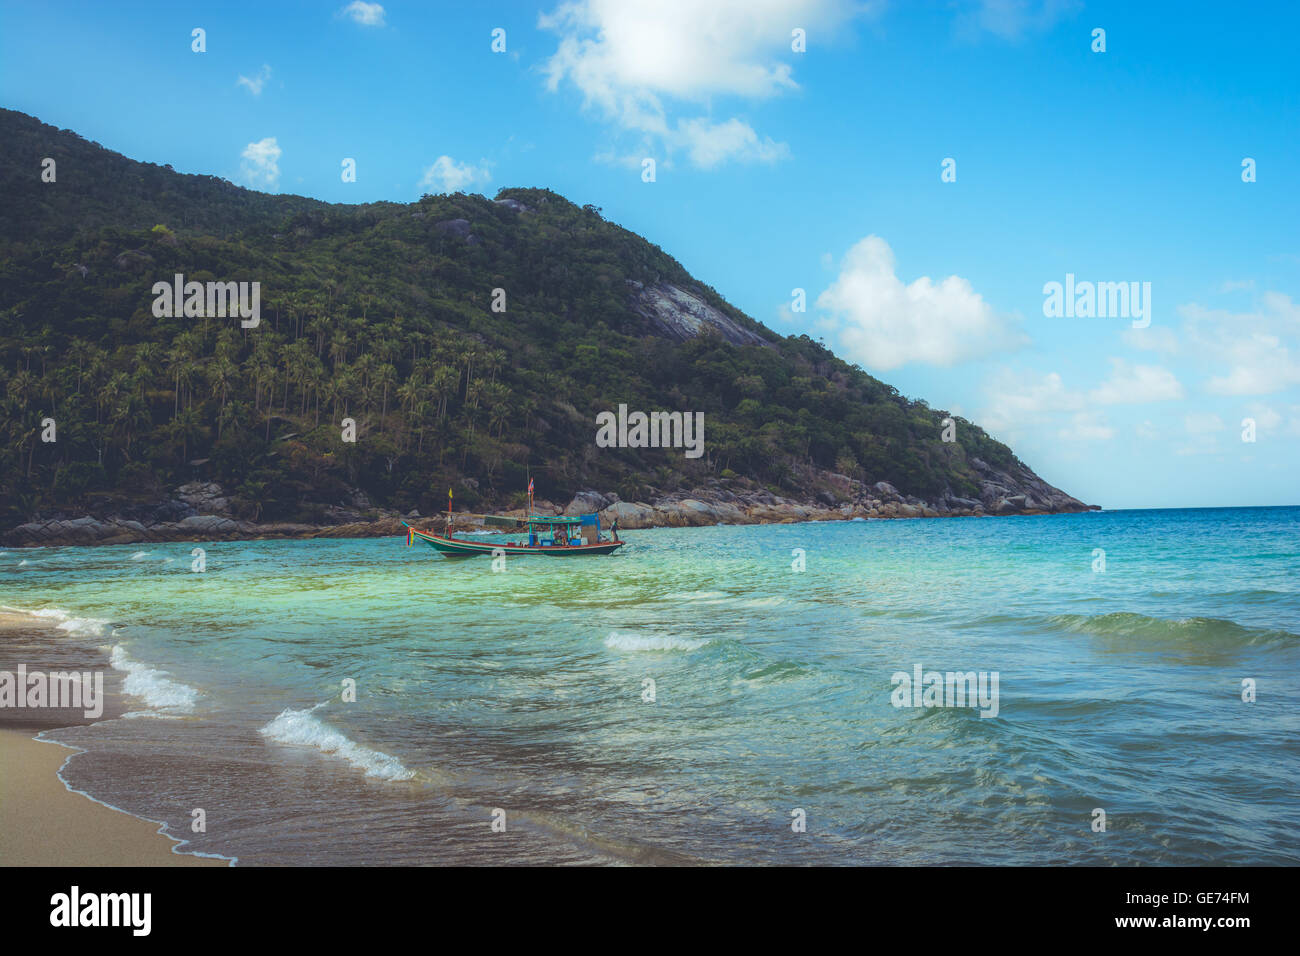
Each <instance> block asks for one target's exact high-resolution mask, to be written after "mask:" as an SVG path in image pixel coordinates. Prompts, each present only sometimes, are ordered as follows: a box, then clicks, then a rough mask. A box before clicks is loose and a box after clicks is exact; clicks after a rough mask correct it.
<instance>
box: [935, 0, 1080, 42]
mask: <svg viewBox="0 0 1300 956" xmlns="http://www.w3.org/2000/svg"><path fill="white" fill-rule="evenodd" d="M1079 7H1080V3H1079V2H1078V0H967V2H966V3H964V4H963V5H962V12H961V13H960V14H959V15H958V17H957V28H958V31H959V32H962V33H966V34H977V33H980V32H984V31H986V32H988V33H992V34H993V35H995V36H998V37H1001V38H1002V39H1004V40H1018V39H1020V38H1021V37H1022V36H1024V35H1026V34H1028V33H1038V32H1041V31H1044V30H1049V29H1051V28H1052V27H1053V26H1055V25H1056V23H1057V21H1059V20H1060V19H1061V18H1062V17H1064V16H1065V15H1067V14H1069V13H1073V12H1074V11H1075V10H1077V9H1078V8H1079Z"/></svg>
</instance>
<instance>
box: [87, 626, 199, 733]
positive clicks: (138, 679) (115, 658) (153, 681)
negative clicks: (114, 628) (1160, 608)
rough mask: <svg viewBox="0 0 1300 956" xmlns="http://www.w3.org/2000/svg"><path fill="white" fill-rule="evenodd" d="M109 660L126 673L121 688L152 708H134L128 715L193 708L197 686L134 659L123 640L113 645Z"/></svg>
mask: <svg viewBox="0 0 1300 956" xmlns="http://www.w3.org/2000/svg"><path fill="white" fill-rule="evenodd" d="M108 662H109V663H110V664H111V665H112V666H113V667H114V669H116V670H119V671H122V672H124V673H125V674H126V680H125V681H124V682H123V684H122V690H123V691H125V692H126V693H127V694H129V695H130V696H132V697H138V698H140V699H141V700H142V701H144V702H145V703H146V704H147V705H148V706H149V708H150V710H149V711H144V712H141V711H134V712H132V713H131V714H129V715H128V716H131V717H177V716H180V715H183V714H192V713H193V712H194V703H195V701H196V700H198V696H199V692H198V691H197V690H195V689H194V688H193V687H190V686H189V685H188V684H182V683H181V682H180V681H175V680H172V679H171V678H170V677H168V676H167V672H166V671H160V670H156V669H154V668H152V667H150V666H149V665H147V664H141V663H140V662H139V661H135V660H132V659H131V658H130V657H128V656H127V653H126V651H125V650H124V649H123V647H122V645H121V644H116V645H114V647H113V651H112V653H111V654H110V655H109V659H108Z"/></svg>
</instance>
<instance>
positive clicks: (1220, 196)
mask: <svg viewBox="0 0 1300 956" xmlns="http://www.w3.org/2000/svg"><path fill="white" fill-rule="evenodd" d="M1298 27H1300V12H1298V8H1297V7H1296V6H1295V5H1293V4H1281V3H1279V4H1276V5H1270V4H1259V5H1252V6H1250V7H1248V8H1231V7H1224V6H1219V7H1218V8H1216V7H1213V6H1210V5H1208V4H1206V5H1200V4H1172V3H1171V4H1131V3H1082V2H1068V0H1054V2H1042V0H1023V2H1021V0H984V2H981V0H970V2H965V0H956V2H935V3H903V2H901V0H895V2H883V3H866V4H863V3H845V2H840V0H803V2H798V0H747V2H741V0H714V2H712V3H708V4H705V3H703V2H700V0H694V2H686V0H659V2H656V3H647V4H642V3H637V2H633V0H618V2H614V0H608V2H602V0H580V2H568V3H562V2H546V3H542V4H540V5H539V4H536V3H531V4H524V3H501V4H497V3H487V2H485V3H482V4H431V3H404V2H397V0H394V2H390V3H383V4H366V3H351V4H345V3H344V2H342V0H339V2H335V3H306V2H303V3H285V4H277V3H240V2H227V3H213V4H195V5H191V6H187V5H185V4H180V3H175V4H170V3H169V4H163V3H159V4H141V3H121V4H112V5H109V4H100V3H85V4H75V3H73V4H61V5H57V6H56V5H52V4H51V5H46V4H28V3H23V4H15V3H10V2H5V3H3V4H0V103H3V105H5V106H7V107H10V108H14V109H19V110H22V111H24V112H27V113H31V114H33V115H35V116H38V117H39V118H40V119H42V120H44V121H45V122H47V123H51V124H53V125H56V126H59V127H64V128H69V129H73V130H76V131H77V132H79V133H81V134H82V135H84V136H86V137H87V138H88V139H92V140H95V141H98V142H100V143H102V144H103V145H105V146H107V147H109V148H111V149H114V150H116V151H118V152H121V153H124V154H125V155H127V156H130V157H132V158H134V159H139V160H147V161H152V162H157V163H170V164H171V165H172V166H174V167H175V168H176V169H178V170H180V171H182V172H193V173H210V174H215V175H219V176H224V177H226V178H228V179H230V180H232V181H233V182H237V183H241V184H244V185H251V186H254V187H255V188H260V189H265V190H269V191H280V192H293V193H301V194H303V195H308V196H314V197H318V198H321V199H326V200H330V201H335V202H363V201H370V200H377V199H388V200H399V201H410V200H414V199H416V198H418V197H419V196H420V195H421V194H422V193H423V192H439V191H444V190H447V189H457V188H460V189H465V190H467V191H473V192H483V193H485V194H487V195H493V194H494V193H495V191H496V190H497V189H500V188H502V187H505V186H546V187H549V188H551V189H554V190H556V191H557V192H559V193H561V194H563V195H565V196H567V197H569V198H570V199H572V200H573V201H575V202H578V203H594V204H596V205H598V206H600V207H602V208H603V210H604V214H605V216H606V217H607V218H609V219H611V220H613V221H615V222H618V223H620V224H622V225H624V226H626V227H627V228H629V229H632V230H634V231H636V232H638V233H640V234H642V235H644V236H646V237H647V238H649V239H650V240H652V241H654V242H656V243H658V244H659V245H661V246H662V247H663V248H664V249H666V250H667V251H668V252H670V253H671V254H673V255H674V256H676V257H677V258H678V259H679V260H680V261H681V262H682V263H683V264H684V265H685V266H686V267H687V269H689V270H690V271H691V272H692V273H693V274H694V275H695V276H696V277H698V278H699V279H701V280H703V281H705V282H707V283H709V284H710V285H712V286H713V287H714V288H716V289H717V290H718V291H719V292H720V293H722V295H724V296H725V297H726V298H727V299H728V300H730V301H731V302H732V303H734V304H735V305H737V306H738V307H740V308H742V309H744V310H745V311H746V312H748V313H749V314H750V315H752V316H754V317H755V318H757V319H759V320H760V321H762V322H764V323H766V324H767V325H769V326H771V327H772V328H774V329H776V330H777V331H780V332H783V333H799V332H807V333H808V334H810V335H812V336H814V337H817V338H822V339H823V340H824V341H825V342H826V344H827V345H828V346H830V347H832V348H833V349H834V350H835V351H836V352H837V353H838V354H840V355H842V356H844V357H845V358H847V359H849V360H851V361H855V362H858V363H859V364H861V365H862V366H863V367H864V368H866V369H867V370H869V371H871V372H872V373H873V374H875V375H877V376H878V377H880V378H882V379H883V380H885V381H887V382H889V383H890V384H893V385H895V386H897V387H898V388H899V389H900V390H901V391H902V392H903V393H904V394H907V395H910V396H913V397H920V398H925V399H927V400H928V401H929V402H930V403H931V404H932V405H934V406H936V407H945V408H950V409H952V410H954V411H957V412H959V413H960V414H962V415H964V416H966V417H968V418H970V419H972V420H974V421H976V422H978V423H979V424H981V425H983V426H985V427H986V428H988V429H989V430H990V431H991V432H992V433H993V434H994V435H996V436H997V437H999V438H1001V439H1003V440H1005V441H1007V442H1008V443H1009V444H1011V446H1012V448H1013V449H1014V450H1015V451H1016V452H1017V453H1018V454H1019V455H1020V456H1021V458H1022V459H1024V460H1025V461H1026V462H1027V463H1028V464H1030V466H1031V467H1033V468H1035V469H1036V470H1037V471H1038V472H1039V473H1040V474H1041V475H1042V476H1043V477H1044V478H1046V479H1047V480H1049V481H1051V482H1052V483H1054V484H1057V485H1060V486H1061V487H1063V488H1065V489H1066V490H1067V491H1069V492H1070V493H1072V494H1075V495H1077V496H1078V497H1081V498H1083V499H1084V500H1086V501H1089V502H1096V503H1100V504H1102V505H1104V506H1106V507H1116V508H1119V507H1177V506H1209V505H1265V504H1295V503H1298V502H1300V495H1297V493H1296V487H1297V482H1296V478H1295V476H1296V475H1297V473H1300V228H1297V225H1296V224H1297V223H1300V189H1297V184H1298V183H1300V133H1298V132H1297V129H1298V126H1297V123H1298V120H1300V83H1298V82H1297V80H1298V79H1300V76H1298V74H1300V67H1297V62H1298V61H1300V58H1298V57H1296V55H1295V52H1294V50H1295V41H1294V37H1295V35H1296V32H1297V28H1298ZM194 28H202V29H203V30H204V31H205V40H206V51H205V52H203V53H196V52H194V51H193V50H192V49H191V46H192V42H193V41H192V37H191V31H192V30H193V29H194ZM497 28H500V29H503V30H504V31H505V37H504V39H505V52H493V50H492V42H493V35H492V31H493V30H494V29H497ZM796 28H798V29H802V30H804V31H805V36H806V49H805V50H804V52H796V51H795V50H793V49H792V31H793V30H794V29H796ZM1098 28H1100V29H1103V30H1105V47H1106V48H1105V51H1104V52H1094V50H1093V49H1092V47H1093V45H1094V44H1095V39H1094V36H1093V31H1094V30H1095V29H1098ZM345 157H351V158H354V159H355V160H356V163H357V180H356V182H351V183H345V182H343V181H342V179H341V176H340V164H341V161H342V160H343V159H344V158H345ZM646 157H651V158H654V159H655V161H656V170H655V173H656V175H655V180H654V181H653V182H645V181H643V176H642V160H643V159H644V158H646ZM948 158H951V159H953V160H955V163H956V167H955V168H956V181H955V182H944V181H942V179H941V170H942V163H943V161H944V160H945V159H948ZM1246 158H1250V159H1253V160H1254V161H1255V174H1256V180H1255V181H1254V182H1243V179H1242V173H1243V168H1242V162H1243V160H1244V159H1246ZM1067 273H1071V274H1073V275H1075V276H1076V278H1077V280H1078V281H1092V282H1137V283H1150V289H1151V299H1150V303H1151V308H1150V316H1149V317H1150V325H1149V327H1147V328H1144V329H1134V328H1133V327H1132V324H1133V320H1132V319H1131V318H1125V317H1104V318H1103V317H1094V318H1082V317H1047V316H1045V315H1044V305H1043V304H1044V298H1045V297H1044V292H1043V289H1044V285H1045V284H1046V283H1049V282H1053V281H1055V282H1061V283H1064V282H1065V277H1066V274H1067ZM1140 287H1141V286H1139V288H1140ZM797 288H798V289H803V290H804V291H805V295H806V300H807V309H806V311H804V312H797V311H792V310H791V304H792V292H793V290H794V289H797ZM1139 321H1140V320H1139ZM1246 418H1250V419H1252V420H1253V421H1254V423H1255V439H1256V440H1255V441H1254V442H1246V441H1243V440H1242V434H1243V425H1242V422H1243V420H1244V419H1246Z"/></svg>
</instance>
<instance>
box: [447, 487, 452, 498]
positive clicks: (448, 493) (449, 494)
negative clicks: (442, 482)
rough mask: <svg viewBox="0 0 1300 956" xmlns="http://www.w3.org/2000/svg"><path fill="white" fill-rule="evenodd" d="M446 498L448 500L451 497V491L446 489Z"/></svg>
mask: <svg viewBox="0 0 1300 956" xmlns="http://www.w3.org/2000/svg"><path fill="white" fill-rule="evenodd" d="M447 497H448V498H450V497H451V489H450V488H448V489H447Z"/></svg>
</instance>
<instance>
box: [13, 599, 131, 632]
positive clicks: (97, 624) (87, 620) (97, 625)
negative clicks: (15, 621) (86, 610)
mask: <svg viewBox="0 0 1300 956" xmlns="http://www.w3.org/2000/svg"><path fill="white" fill-rule="evenodd" d="M3 610H5V611H15V612H17V613H19V614H26V615H28V616H30V617H36V618H41V619H43V620H47V621H53V622H54V625H55V627H57V628H58V629H59V630H61V631H67V632H68V633H69V634H73V635H76V636H77V637H104V636H106V635H107V634H109V633H110V632H111V631H112V629H113V625H112V624H111V623H110V622H108V621H104V620H101V619H99V618H95V617H76V616H75V615H72V614H69V613H68V612H67V611H64V610H62V609H60V608H57V607H43V608H38V609H37V610H35V611H32V610H28V609H27V608H21V607H9V606H8V605H6V606H5V607H4V608H3Z"/></svg>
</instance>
